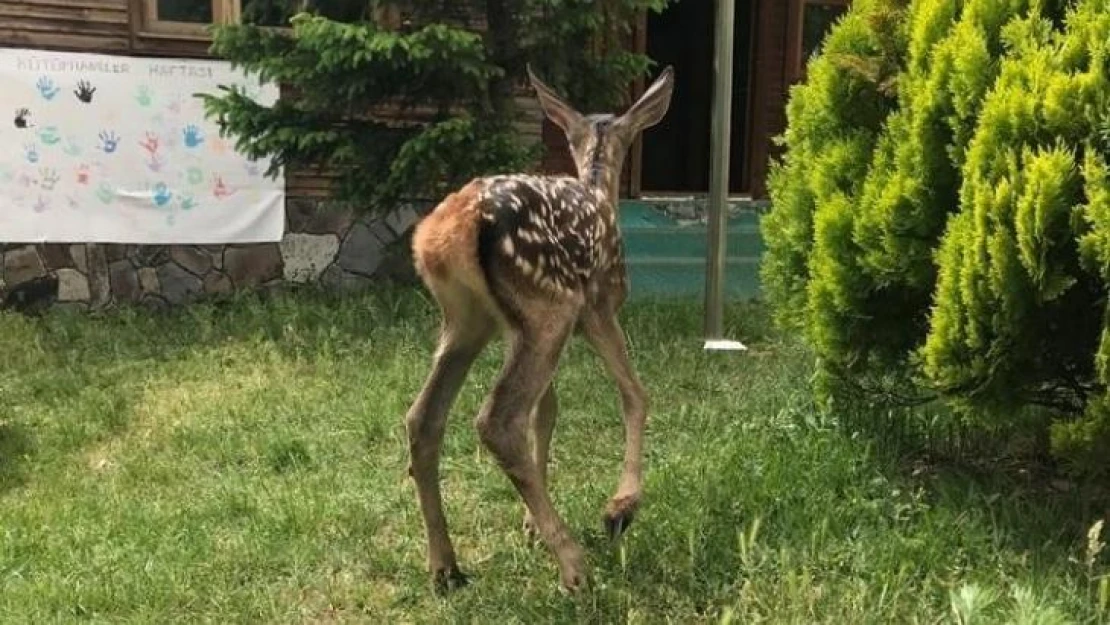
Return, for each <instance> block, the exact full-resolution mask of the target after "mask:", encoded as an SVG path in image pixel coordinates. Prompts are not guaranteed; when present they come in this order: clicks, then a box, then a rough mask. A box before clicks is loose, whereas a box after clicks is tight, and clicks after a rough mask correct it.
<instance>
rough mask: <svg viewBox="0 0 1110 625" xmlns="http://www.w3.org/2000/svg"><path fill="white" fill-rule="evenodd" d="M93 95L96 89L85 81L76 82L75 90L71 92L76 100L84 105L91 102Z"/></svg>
mask: <svg viewBox="0 0 1110 625" xmlns="http://www.w3.org/2000/svg"><path fill="white" fill-rule="evenodd" d="M94 93H96V87H94V86H92V85H90V84H89V81H87V80H81V81H78V82H77V89H75V90H74V91H73V95H75V96H77V99H78V100H80V101H82V102H84V103H85V104H88V103H90V102H92V99H93V94H94Z"/></svg>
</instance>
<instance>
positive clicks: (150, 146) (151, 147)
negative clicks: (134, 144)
mask: <svg viewBox="0 0 1110 625" xmlns="http://www.w3.org/2000/svg"><path fill="white" fill-rule="evenodd" d="M139 147H141V148H142V149H144V150H146V151H147V152H150V155H151V156H152V157H153V156H154V155H155V154H156V153H157V152H158V135H156V134H154V133H152V132H148V133H146V138H144V139H143V140H142V141H140V142H139Z"/></svg>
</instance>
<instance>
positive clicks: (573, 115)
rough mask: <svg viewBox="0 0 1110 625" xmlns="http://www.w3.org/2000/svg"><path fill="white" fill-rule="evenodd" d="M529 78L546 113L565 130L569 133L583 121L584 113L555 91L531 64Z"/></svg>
mask: <svg viewBox="0 0 1110 625" xmlns="http://www.w3.org/2000/svg"><path fill="white" fill-rule="evenodd" d="M528 80H529V81H530V82H531V83H532V88H534V89H535V90H536V96H537V97H538V98H539V100H540V106H541V107H543V112H544V114H545V115H547V117H548V119H550V120H551V121H553V122H555V124H556V125H558V126H559V127H560V128H562V129H563V132H566V133H569V132H570V129H571V128H572V127H573V126H574V125H575V124H577V123H578V122H580V121H582V115H581V114H580V113H579V112H578V111H576V110H574V107H572V106H571V105H569V104H567V103H566V102H564V101H563V99H562V98H560V97H559V96H558V94H556V93H555V90H554V89H552V88H551V87H548V86H547V85H546V84H544V82H543V81H542V80H540V79H539V78H538V77H537V76H536V74H535V72H533V71H532V66H531V65H528Z"/></svg>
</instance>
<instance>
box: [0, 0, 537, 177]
mask: <svg viewBox="0 0 1110 625" xmlns="http://www.w3.org/2000/svg"><path fill="white" fill-rule="evenodd" d="M141 11H142V0H0V46H6V47H21V48H38V49H43V50H58V51H68V52H93V53H99V54H127V55H136V56H167V57H191V58H203V57H206V56H207V49H208V42H207V41H205V40H204V38H203V37H197V36H188V35H186V36H182V35H169V34H160V33H150V32H146V31H144V29H143V28H142V16H141ZM470 26H472V27H479V28H480V27H482V26H483V23H481V21H480V20H475V21H473V23H471V24H470ZM517 103H518V109H519V110H520V112H521V116H520V119H518V120H517V121H516V122H515V123H516V125H517V127H518V129H520V130H521V131H522V133H523V134H524V135H525V137H526V138H527V139H529V140H532V141H537V142H538V141H541V126H540V122H541V119H542V113H541V112H540V110H539V105H538V103H536V102H535V98H534V97H533V96H532V94H531V93H526V92H524V91H522V92H521V94H520V95H519V96H518V98H517ZM426 113H427V111H420V110H415V111H411V110H410V111H406V112H404V113H402V112H400V111H395V112H392V113H391V112H388V111H387V112H385V113H384V114H385V115H386V116H393V117H394V118H396V119H397V120H398V121H400V122H402V123H403V122H404V121H410V122H411V121H420V119H421V118H422V117H424V116H425V114H426ZM335 180H336V175H335V174H334V173H331V172H327V171H319V170H317V169H315V168H313V169H302V170H293V171H288V172H286V182H285V185H286V193H287V194H288V196H289V197H290V198H291V199H296V198H303V199H322V198H324V197H326V196H327V195H328V193H329V190H330V189H331V188H332V185H333V184H334V181H335Z"/></svg>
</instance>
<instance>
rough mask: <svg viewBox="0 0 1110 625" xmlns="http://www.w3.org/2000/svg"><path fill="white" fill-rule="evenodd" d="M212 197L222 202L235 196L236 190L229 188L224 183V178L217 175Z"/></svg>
mask: <svg viewBox="0 0 1110 625" xmlns="http://www.w3.org/2000/svg"><path fill="white" fill-rule="evenodd" d="M212 195H214V196H216V199H217V200H222V199H224V198H225V197H229V196H231V195H235V190H234V189H231V188H229V187H228V186H227V184H225V183H224V178H223V176H220V175H217V176H216V177H215V178H214V184H213V185H212Z"/></svg>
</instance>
